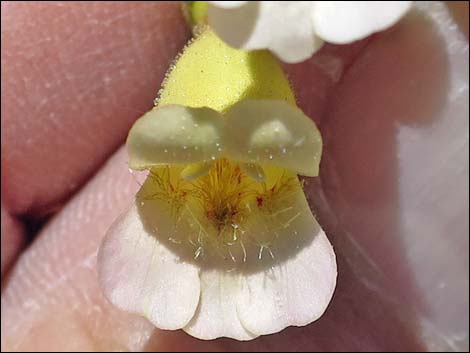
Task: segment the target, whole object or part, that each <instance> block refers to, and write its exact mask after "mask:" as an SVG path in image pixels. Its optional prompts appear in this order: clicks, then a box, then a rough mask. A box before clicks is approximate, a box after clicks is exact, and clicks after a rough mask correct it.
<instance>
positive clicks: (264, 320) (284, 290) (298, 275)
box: [201, 195, 337, 335]
mask: <svg viewBox="0 0 470 353" xmlns="http://www.w3.org/2000/svg"><path fill="white" fill-rule="evenodd" d="M295 207H296V209H299V210H308V211H306V212H302V213H301V215H300V216H299V217H298V218H297V219H296V220H295V221H294V222H293V223H292V224H291V225H290V226H289V227H288V228H286V229H285V230H284V232H283V234H280V236H279V239H278V240H279V243H278V244H277V245H276V246H275V247H274V248H273V249H271V251H272V252H273V254H274V261H276V262H275V265H273V266H271V267H270V268H269V269H267V270H264V271H256V272H252V273H247V274H246V276H245V277H244V283H243V286H242V288H241V290H240V293H239V297H238V301H237V311H238V316H239V319H240V320H241V323H242V325H243V326H244V327H245V328H246V329H247V330H248V331H249V332H251V333H252V334H255V335H267V334H272V333H275V332H279V331H281V330H283V329H284V328H285V327H287V326H304V325H307V324H309V323H311V322H313V321H315V320H317V319H318V318H320V317H321V316H322V314H323V313H324V311H325V310H326V308H327V306H328V304H329V302H330V301H331V298H332V296H333V292H334V289H335V286H336V275H337V268H336V259H335V254H334V251H333V247H332V246H331V244H330V242H329V241H328V239H327V237H326V235H325V233H324V232H323V230H322V229H321V228H320V226H319V224H318V222H317V221H316V220H315V218H314V217H313V215H312V213H311V212H310V211H309V208H308V204H307V202H306V200H305V197H304V196H303V195H299V197H298V198H297V205H296V206H295ZM293 230H295V232H296V234H295V235H293V234H292V231H293ZM201 290H202V291H204V287H202V288H201Z"/></svg>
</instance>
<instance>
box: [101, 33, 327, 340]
mask: <svg viewBox="0 0 470 353" xmlns="http://www.w3.org/2000/svg"><path fill="white" fill-rule="evenodd" d="M127 146H128V151H129V157H130V162H129V165H130V167H131V168H133V169H137V170H149V175H148V178H147V180H146V181H145V183H144V184H143V186H142V188H141V189H140V191H139V192H138V194H137V195H136V199H135V202H134V203H133V204H132V205H131V207H130V209H129V211H128V212H127V213H126V214H125V215H124V216H123V217H122V218H121V219H119V220H117V221H116V223H115V224H114V225H113V226H112V228H111V229H110V230H109V231H108V233H107V235H106V237H105V239H104V241H103V243H102V246H101V248H100V251H99V256H98V261H99V266H98V271H99V277H100V281H101V285H102V288H103V291H104V294H105V295H106V297H107V298H108V299H109V300H110V301H111V302H112V303H113V304H114V305H116V306H117V307H119V308H121V309H123V310H126V311H130V312H134V313H138V314H140V315H143V316H145V317H146V318H147V319H149V320H150V321H151V322H152V323H153V324H154V325H155V326H157V327H159V328H162V329H170V330H174V329H184V330H185V331H186V332H188V333H189V334H191V335H193V336H195V337H198V338H201V339H214V338H217V337H231V338H235V339H238V340H249V339H253V338H255V337H257V336H259V335H264V334H270V333H275V332H278V331H280V330H282V329H284V328H285V327H287V326H290V325H296V326H302V325H306V324H308V323H310V322H312V321H314V320H316V319H318V318H319V317H320V316H321V315H322V314H323V312H324V311H325V309H326V307H327V305H328V303H329V302H330V300H331V298H332V295H333V292H334V288H335V285H336V261H335V255H334V252H333V249H332V247H331V245H330V243H329V241H328V239H327V237H326V235H325V233H324V232H323V231H322V229H321V228H320V226H319V224H318V223H317V221H316V220H315V218H314V217H313V215H312V213H311V211H310V209H309V206H308V203H307V201H306V199H305V196H304V193H303V191H302V185H301V183H300V182H299V180H298V177H297V175H296V173H299V174H303V175H310V176H314V175H317V174H318V166H319V162H320V155H321V148H322V141H321V136H320V134H319V131H318V130H317V128H316V126H315V124H314V123H313V121H312V120H310V119H309V118H308V117H307V116H305V115H304V113H303V112H302V111H301V110H300V109H299V108H297V107H296V106H295V100H294V97H293V94H292V91H291V89H290V87H289V84H288V82H287V80H286V79H285V77H284V75H283V73H282V70H281V69H280V67H279V66H278V64H277V61H276V60H275V59H274V58H273V57H272V56H271V55H270V54H269V53H267V52H256V53H255V52H252V53H247V52H243V51H239V50H235V49H232V48H230V47H228V46H226V45H225V44H224V43H222V42H221V41H220V40H219V39H218V37H217V36H216V35H214V34H213V33H212V32H211V31H209V30H206V31H205V32H204V33H202V34H201V35H200V36H199V37H198V38H197V39H196V40H195V41H194V42H193V43H191V44H190V45H189V47H188V48H187V49H186V50H185V51H184V53H183V55H182V56H181V57H180V58H179V60H178V62H177V63H176V65H175V66H174V67H173V69H172V70H171V73H170V74H169V76H168V77H167V79H166V82H165V83H164V89H163V91H162V92H161V94H160V98H159V100H158V102H157V106H156V107H155V108H154V109H152V110H151V111H150V112H148V113H146V114H145V115H144V116H143V117H142V118H140V119H139V120H138V121H137V122H136V123H135V124H134V126H133V127H132V129H131V131H130V132H129V136H128V139H127Z"/></svg>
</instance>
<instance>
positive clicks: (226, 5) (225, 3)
mask: <svg viewBox="0 0 470 353" xmlns="http://www.w3.org/2000/svg"><path fill="white" fill-rule="evenodd" d="M247 2H248V1H208V3H209V4H213V5H216V6H218V7H222V8H225V9H233V8H236V7H240V6H243V5H245V4H246V3H247Z"/></svg>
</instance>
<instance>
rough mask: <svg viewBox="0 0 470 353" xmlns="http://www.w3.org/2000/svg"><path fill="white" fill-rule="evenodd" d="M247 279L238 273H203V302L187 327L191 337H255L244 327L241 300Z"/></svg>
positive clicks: (242, 338)
mask: <svg viewBox="0 0 470 353" xmlns="http://www.w3.org/2000/svg"><path fill="white" fill-rule="evenodd" d="M242 281H243V278H242V277H240V275H239V274H237V273H230V272H225V270H219V269H212V270H204V271H203V272H201V299H200V302H199V307H198V309H197V311H196V314H195V315H194V318H193V320H192V321H191V322H190V323H189V325H188V326H186V327H185V328H184V330H185V331H186V332H188V333H189V334H190V335H192V336H194V337H197V338H200V339H205V340H210V339H215V338H218V337H230V338H233V339H236V340H239V341H246V340H251V339H253V338H255V337H256V336H257V335H254V334H252V333H250V332H249V331H247V330H246V329H245V328H244V327H243V326H242V324H241V322H240V319H239V317H238V313H237V298H238V294H239V291H240V283H242Z"/></svg>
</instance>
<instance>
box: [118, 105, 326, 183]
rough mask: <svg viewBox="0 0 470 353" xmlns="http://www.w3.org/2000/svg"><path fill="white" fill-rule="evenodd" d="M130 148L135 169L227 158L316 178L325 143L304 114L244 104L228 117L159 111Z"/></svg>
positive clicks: (138, 128)
mask: <svg viewBox="0 0 470 353" xmlns="http://www.w3.org/2000/svg"><path fill="white" fill-rule="evenodd" d="M127 146H128V150H129V156H130V162H129V165H130V167H131V168H134V169H148V168H151V167H153V166H156V165H164V164H194V163H210V162H213V161H215V160H216V159H218V158H221V157H224V158H228V159H231V160H235V161H238V162H241V163H246V164H248V165H253V164H265V165H276V166H279V167H283V168H285V169H288V170H292V171H294V172H296V173H298V174H303V175H307V176H316V175H317V174H318V168H319V163H320V156H321V146H322V140H321V135H320V133H319V131H318V129H317V128H316V126H315V124H314V123H313V121H312V120H311V119H310V118H308V117H307V116H306V115H304V114H303V112H302V111H301V110H300V109H298V108H296V107H293V106H291V105H289V104H287V103H286V102H282V101H276V100H244V101H242V102H240V103H237V104H235V105H234V106H233V107H232V108H231V109H230V110H229V111H227V112H226V113H225V114H224V115H222V114H220V113H218V112H216V111H214V110H212V109H210V108H206V107H204V108H190V107H184V106H180V105H167V106H162V107H159V108H155V109H153V110H151V111H150V112H148V113H147V114H145V115H144V116H143V117H142V118H140V119H139V120H138V121H137V122H136V123H135V124H134V126H133V127H132V129H131V131H130V132H129V136H128V139H127Z"/></svg>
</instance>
